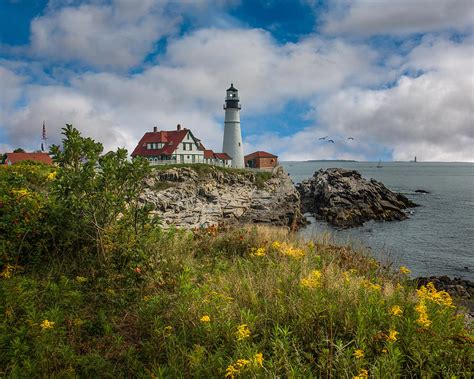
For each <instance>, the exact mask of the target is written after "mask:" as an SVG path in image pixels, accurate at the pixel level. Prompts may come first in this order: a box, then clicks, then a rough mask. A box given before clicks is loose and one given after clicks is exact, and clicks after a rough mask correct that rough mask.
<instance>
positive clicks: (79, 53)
mask: <svg viewBox="0 0 474 379" xmlns="http://www.w3.org/2000/svg"><path fill="white" fill-rule="evenodd" d="M70 3H71V2H70ZM67 4H68V2H66V6H64V5H65V3H64V2H60V5H61V6H60V5H59V4H58V3H57V2H56V3H53V4H50V7H49V8H48V11H47V12H46V14H45V15H43V16H40V17H37V18H35V19H34V20H33V21H32V23H31V50H32V52H33V53H34V54H36V55H37V56H39V57H43V58H48V59H51V60H53V61H66V62H81V63H83V64H88V65H92V66H97V67H102V68H118V69H126V68H129V67H133V66H135V65H137V64H139V63H140V62H142V60H143V58H144V57H145V56H146V55H147V54H148V53H149V52H150V51H151V50H152V48H153V44H154V43H155V42H156V41H158V40H159V39H160V38H161V37H163V36H166V35H169V34H171V33H173V32H174V31H175V30H176V28H177V25H178V23H179V21H180V18H179V16H178V15H176V14H170V13H166V12H165V10H166V2H156V1H155V0H135V1H126V0H112V1H111V2H110V3H106V2H103V1H95V2H89V3H86V4H82V5H77V6H76V5H74V3H73V4H71V5H67Z"/></svg>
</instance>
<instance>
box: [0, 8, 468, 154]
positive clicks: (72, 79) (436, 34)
mask: <svg viewBox="0 0 474 379" xmlns="http://www.w3.org/2000/svg"><path fill="white" fill-rule="evenodd" d="M473 7H474V6H473V3H472V0H453V1H450V2H449V4H448V2H446V1H442V0H418V1H408V0H401V1H399V2H393V1H389V0H378V1H377V2H373V1H368V0H334V1H317V0H300V1H298V0H292V1H290V0H280V1H277V0H273V1H272V0H269V1H244V0H241V1H239V0H218V1H211V0H199V1H194V2H176V1H171V0H169V1H168V0H160V1H158V0H134V1H131V0H87V1H80V0H49V1H47V0H1V1H0V88H1V90H0V151H8V150H11V149H13V148H16V147H19V146H21V147H23V148H25V149H27V150H34V149H37V148H38V147H39V144H40V140H39V136H40V134H41V125H42V122H43V120H45V121H46V125H47V128H48V134H49V138H50V141H51V142H56V143H57V142H59V140H60V132H61V127H62V126H63V125H64V124H65V123H66V122H67V123H73V124H74V125H75V126H76V127H78V128H79V129H80V130H81V131H82V132H83V133H84V134H86V135H89V136H92V137H93V138H95V139H97V140H100V141H102V142H103V143H104V145H105V146H106V148H108V149H113V148H116V147H118V146H124V147H127V148H128V149H129V150H131V149H133V147H134V145H135V144H136V142H137V141H138V139H139V138H140V137H141V135H142V134H143V133H144V132H145V131H148V130H151V129H152V127H153V126H158V127H159V128H160V129H163V130H166V129H168V130H170V129H173V128H174V127H175V125H176V124H177V123H180V124H182V125H184V126H185V127H189V128H191V129H192V130H193V131H194V133H195V134H196V135H198V136H199V137H200V138H201V139H202V140H203V142H204V143H205V145H206V146H207V147H209V148H213V149H215V150H217V151H219V150H220V149H221V144H222V133H223V117H224V111H223V110H222V103H223V100H224V95H225V89H226V88H227V87H228V85H229V84H230V82H233V83H234V84H235V86H236V87H237V88H238V89H239V91H240V97H241V102H242V111H241V120H242V130H243V135H244V147H245V150H246V152H252V151H254V150H267V151H270V152H272V153H275V154H277V155H279V156H280V158H281V159H283V160H306V159H357V160H378V159H383V160H409V159H412V158H413V156H414V155H417V157H418V159H420V160H426V161H474V155H473V153H472V150H473V149H472V145H473V142H474V141H473V140H474V135H473V130H474V128H473V109H474V107H473V105H474V104H473V103H474V99H473V97H474V95H473V94H474V88H473V83H474V79H473V77H474V72H473V69H472V67H474V58H473V53H474V49H473V33H472V32H473V22H474V10H473ZM326 135H328V136H330V137H331V138H332V139H334V140H335V143H334V144H328V143H326V142H324V141H321V140H319V138H320V137H322V136H326ZM348 136H351V137H354V138H355V139H354V141H352V140H348V139H347V137H348Z"/></svg>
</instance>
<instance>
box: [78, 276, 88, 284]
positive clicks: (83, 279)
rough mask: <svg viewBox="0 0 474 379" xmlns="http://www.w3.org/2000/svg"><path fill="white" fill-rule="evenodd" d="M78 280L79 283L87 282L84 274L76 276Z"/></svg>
mask: <svg viewBox="0 0 474 379" xmlns="http://www.w3.org/2000/svg"><path fill="white" fill-rule="evenodd" d="M76 281H77V282H78V283H85V282H87V278H84V277H83V276H76Z"/></svg>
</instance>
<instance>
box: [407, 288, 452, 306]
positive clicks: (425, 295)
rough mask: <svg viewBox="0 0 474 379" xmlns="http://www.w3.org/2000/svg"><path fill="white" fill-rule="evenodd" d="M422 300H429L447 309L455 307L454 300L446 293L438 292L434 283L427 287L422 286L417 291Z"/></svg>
mask: <svg viewBox="0 0 474 379" xmlns="http://www.w3.org/2000/svg"><path fill="white" fill-rule="evenodd" d="M416 293H417V295H418V297H419V298H420V299H421V300H428V301H431V302H433V303H436V304H439V305H444V306H446V307H454V305H453V299H452V298H451V296H450V295H449V293H447V292H446V291H438V290H437V289H436V288H435V286H434V284H433V283H432V282H430V283H428V284H427V285H426V287H425V286H421V287H420V288H419V289H418V290H417V291H416Z"/></svg>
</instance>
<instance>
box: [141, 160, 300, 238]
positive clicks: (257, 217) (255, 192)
mask: <svg viewBox="0 0 474 379" xmlns="http://www.w3.org/2000/svg"><path fill="white" fill-rule="evenodd" d="M142 200H143V201H144V202H146V203H150V204H153V205H154V208H155V210H154V211H153V212H152V214H154V215H155V216H156V217H158V218H159V220H160V221H161V223H162V224H163V226H164V227H169V226H171V225H175V226H178V227H184V228H188V229H193V228H201V227H209V226H213V225H220V224H235V223H268V224H272V225H278V226H288V227H291V228H297V227H298V226H300V225H302V224H303V217H302V216H301V212H300V196H299V193H298V191H296V189H295V187H294V185H293V182H292V181H291V179H290V178H289V176H288V174H287V173H286V172H285V171H284V170H283V168H281V167H278V168H276V169H275V170H274V171H273V173H272V174H271V177H270V174H267V175H265V174H264V173H257V172H254V171H244V170H223V169H219V168H216V167H212V166H207V167H205V168H204V167H202V166H201V167H197V166H196V167H192V166H191V167H175V168H170V169H168V170H156V171H154V173H153V174H152V175H151V176H150V177H149V178H148V179H147V189H146V190H145V192H144V193H143V195H142Z"/></svg>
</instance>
